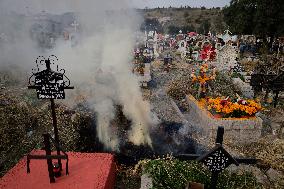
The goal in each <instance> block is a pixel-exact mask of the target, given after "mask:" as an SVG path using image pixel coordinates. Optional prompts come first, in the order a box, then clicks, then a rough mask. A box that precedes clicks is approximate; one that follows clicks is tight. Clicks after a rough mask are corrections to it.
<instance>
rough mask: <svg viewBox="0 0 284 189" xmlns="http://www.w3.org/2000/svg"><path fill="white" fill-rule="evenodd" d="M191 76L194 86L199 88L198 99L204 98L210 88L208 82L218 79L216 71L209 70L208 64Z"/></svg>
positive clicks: (193, 72)
mask: <svg viewBox="0 0 284 189" xmlns="http://www.w3.org/2000/svg"><path fill="white" fill-rule="evenodd" d="M190 76H191V81H192V83H193V85H195V86H196V87H197V88H198V97H200V98H204V97H205V93H206V89H207V87H208V85H207V82H208V81H210V80H214V79H215V78H216V70H215V68H213V70H211V69H209V66H208V64H202V65H201V66H200V68H199V69H197V70H196V71H195V70H193V71H192V73H191V75H190Z"/></svg>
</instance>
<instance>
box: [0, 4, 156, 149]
mask: <svg viewBox="0 0 284 189" xmlns="http://www.w3.org/2000/svg"><path fill="white" fill-rule="evenodd" d="M13 2H14V3H16V2H18V1H16V0H7V1H3V0H2V1H0V6H1V10H2V9H5V8H6V12H7V8H10V6H12V4H13ZM19 4H20V5H19V7H18V8H19V9H18V10H17V4H15V6H13V11H23V12H28V13H26V14H32V13H31V12H35V13H37V12H40V11H41V10H45V11H46V12H51V13H56V14H61V13H64V12H70V11H71V12H75V13H76V15H77V18H76V19H77V21H78V23H79V26H78V27H79V28H80V31H81V32H80V35H78V36H77V40H78V44H77V45H76V46H74V47H71V45H70V44H69V43H68V42H66V41H63V40H62V41H61V42H57V45H56V47H55V48H54V49H53V50H51V51H50V52H46V53H47V54H55V55H57V56H58V58H59V61H60V65H59V66H60V67H61V68H65V69H66V70H67V71H68V73H70V74H69V76H70V79H71V81H72V83H73V84H74V85H75V87H76V88H77V90H79V91H80V92H81V93H85V94H88V96H89V98H88V99H87V100H88V103H89V105H90V106H91V107H92V108H93V109H94V110H95V111H96V112H97V115H98V118H97V133H98V137H99V139H100V141H101V142H103V143H104V144H105V146H106V148H107V149H111V150H118V149H119V138H118V136H117V134H116V132H117V131H116V129H115V128H113V127H112V126H111V125H110V122H111V120H112V119H113V118H114V116H115V106H114V105H115V104H120V105H122V107H123V113H124V114H125V116H126V117H127V118H128V119H130V120H131V121H132V127H131V130H130V131H129V134H128V136H129V140H130V141H131V142H133V143H134V144H136V145H139V144H148V145H150V146H151V139H150V136H149V127H150V126H151V125H153V124H154V122H153V121H152V119H151V115H150V114H151V112H150V105H149V104H148V102H145V101H143V100H142V93H141V91H140V88H139V82H138V78H137V77H136V76H135V75H134V74H133V73H132V72H131V64H130V61H131V59H132V49H133V47H134V44H135V41H134V37H135V36H134V35H135V32H136V31H137V30H138V27H139V25H140V23H141V18H140V17H139V16H138V14H136V13H135V11H134V9H131V7H130V6H129V5H130V4H129V2H128V1H126V0H119V1H117V0H108V1H101V0H93V1H91V0H80V1H76V0H70V1H68V0H64V1H62V0H61V1H54V0H49V1H40V0H26V1H23V2H22V1H21V2H20V3H19ZM23 6H24V7H26V9H27V10H25V9H24V10H22V9H23ZM15 9H16V10H15ZM2 22H3V23H6V21H5V20H3V19H2V20H1V22H0V27H1V26H2ZM27 23H28V22H27ZM25 27H27V28H28V24H27V25H26V26H25ZM25 32H27V31H25ZM0 33H1V28H0ZM27 33H28V32H27ZM26 36H28V34H27V35H26ZM19 43H21V42H20V41H17V42H16V44H19ZM25 45H26V46H28V48H24V47H23V46H25ZM8 47H9V48H10V46H9V45H8V46H7V45H6V48H5V49H7V48H8ZM20 47H21V48H20ZM22 49H23V51H21V50H22ZM14 50H16V51H20V52H25V54H21V55H22V57H23V59H24V60H25V61H27V60H33V59H35V57H36V56H35V54H36V53H38V51H37V49H36V48H35V47H34V45H33V43H32V42H30V40H28V42H27V44H25V42H24V43H23V44H21V45H20V46H19V47H17V48H14ZM17 53H18V52H17ZM41 54H42V53H41ZM41 54H37V55H41ZM3 57H4V58H3ZM3 57H0V61H1V62H0V63H1V64H2V62H6V60H13V62H14V63H16V64H19V65H20V64H23V63H22V61H21V58H19V59H18V60H17V59H15V58H14V59H13V57H12V56H11V55H7V54H5V55H4V56H3ZM4 60H5V61H4ZM29 63H30V64H31V62H29ZM1 64H0V65H1ZM24 64H25V65H27V63H24Z"/></svg>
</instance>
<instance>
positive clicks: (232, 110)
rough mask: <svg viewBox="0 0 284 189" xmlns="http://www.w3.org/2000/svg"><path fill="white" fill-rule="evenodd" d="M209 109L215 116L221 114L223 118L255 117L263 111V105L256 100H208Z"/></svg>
mask: <svg viewBox="0 0 284 189" xmlns="http://www.w3.org/2000/svg"><path fill="white" fill-rule="evenodd" d="M207 109H208V110H209V111H210V112H211V113H213V114H220V115H221V117H225V118H226V117H234V118H240V117H253V116H255V114H256V113H257V112H259V111H260V110H262V107H261V105H260V104H259V103H258V102H256V101H255V100H244V99H240V98H238V99H230V98H229V97H227V98H226V99H222V98H220V97H217V98H208V99H207Z"/></svg>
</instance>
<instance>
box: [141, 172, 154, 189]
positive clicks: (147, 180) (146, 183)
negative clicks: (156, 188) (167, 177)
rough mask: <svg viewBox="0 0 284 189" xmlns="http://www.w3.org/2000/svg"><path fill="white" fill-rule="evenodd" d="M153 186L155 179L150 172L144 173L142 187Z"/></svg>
mask: <svg viewBox="0 0 284 189" xmlns="http://www.w3.org/2000/svg"><path fill="white" fill-rule="evenodd" d="M150 188H153V181H152V178H151V177H150V175H149V174H143V175H142V176H141V187H140V189H150Z"/></svg>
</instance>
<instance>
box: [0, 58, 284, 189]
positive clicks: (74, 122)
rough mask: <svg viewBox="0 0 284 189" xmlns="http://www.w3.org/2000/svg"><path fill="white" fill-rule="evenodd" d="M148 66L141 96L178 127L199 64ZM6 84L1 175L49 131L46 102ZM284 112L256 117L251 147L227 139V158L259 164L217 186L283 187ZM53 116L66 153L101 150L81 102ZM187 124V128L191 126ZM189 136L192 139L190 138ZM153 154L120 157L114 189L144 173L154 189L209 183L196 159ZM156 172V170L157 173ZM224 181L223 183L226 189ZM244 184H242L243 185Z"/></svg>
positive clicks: (230, 89) (1, 97) (1, 100)
mask: <svg viewBox="0 0 284 189" xmlns="http://www.w3.org/2000/svg"><path fill="white" fill-rule="evenodd" d="M151 64H152V67H151V71H152V77H153V81H152V83H151V84H150V86H149V88H148V89H142V91H143V94H144V98H145V99H148V100H150V102H151V104H152V106H153V111H154V112H155V113H156V115H157V117H158V118H159V119H160V120H163V122H168V123H171V124H170V125H173V123H175V124H176V125H178V124H182V123H183V122H184V117H186V115H187V112H188V111H189V110H188V109H186V107H187V104H186V102H185V101H184V100H183V96H184V95H185V94H188V93H191V94H193V95H194V91H193V90H192V88H191V86H190V83H189V82H187V81H188V80H189V76H190V73H191V71H192V68H193V67H196V66H199V64H198V63H196V64H187V63H185V62H183V61H182V60H181V59H179V58H176V61H174V63H173V64H172V66H171V69H170V70H169V72H166V71H165V70H164V65H163V63H162V61H161V60H159V59H156V60H155V61H153V62H152V63H151ZM13 74H15V73H9V78H13ZM222 77H227V76H222ZM226 79H227V80H226ZM219 80H220V82H221V83H222V82H223V84H221V85H220V86H222V87H221V88H218V86H215V88H214V89H215V92H216V91H217V92H220V93H222V94H223V93H225V94H230V93H234V92H235V91H238V90H239V89H235V88H234V85H233V84H232V81H230V79H228V78H225V79H224V78H220V79H219ZM224 80H225V81H224ZM10 81H13V82H9V83H7V82H6V83H5V82H2V83H1V92H0V108H1V111H0V112H1V116H0V118H1V123H3V124H2V127H1V143H0V144H1V151H2V153H1V161H0V163H1V175H2V176H3V175H4V174H5V173H6V171H7V170H9V169H10V168H11V167H12V166H14V165H15V163H17V162H18V160H19V159H20V158H22V157H23V156H24V155H25V154H27V153H29V152H30V151H31V150H32V149H37V148H40V147H41V145H40V144H41V142H42V134H43V133H45V132H47V131H51V130H52V123H51V115H50V113H49V103H48V102H46V101H38V100H37V99H36V98H35V92H33V91H27V90H26V88H25V86H24V85H23V83H22V82H20V81H17V80H16V79H14V80H13V79H12V80H10ZM224 84H226V87H224ZM224 89H225V90H224ZM173 102H174V104H177V107H178V108H179V110H180V112H181V113H182V115H181V114H180V112H178V111H177V109H176V107H174V104H173ZM283 112H284V102H283V99H280V101H279V105H278V106H277V108H273V106H272V104H267V106H266V107H265V109H264V110H263V111H261V112H260V113H259V116H260V117H261V118H262V120H263V129H262V131H261V137H260V138H259V139H258V140H257V141H255V142H253V143H251V144H249V145H239V144H234V142H232V141H230V140H227V139H226V137H225V140H224V147H225V149H226V150H228V151H229V152H230V153H231V154H233V155H236V156H243V157H256V158H257V159H259V160H260V161H259V162H258V163H257V164H256V165H240V166H239V167H236V166H231V167H229V169H228V170H227V171H225V172H224V173H222V175H221V176H220V178H219V182H220V184H219V185H218V188H230V187H232V186H234V187H235V188H238V187H240V188H261V187H262V188H282V187H283V171H284V160H283V151H284V149H283V147H284V126H283V124H284V120H283V119H284V118H283ZM118 114H119V108H118ZM57 116H58V126H59V130H60V138H61V140H62V143H63V144H64V147H65V149H66V150H67V151H78V152H98V151H102V150H103V146H102V144H100V143H99V142H98V140H97V138H96V131H95V123H94V120H95V116H94V113H93V112H92V110H90V109H88V107H87V106H86V104H84V100H82V99H78V103H77V106H76V107H74V108H73V109H70V108H69V107H67V106H65V105H64V104H62V103H58V104H57ZM113 124H114V125H115V124H117V125H122V126H123V125H124V126H123V127H124V128H127V125H128V124H129V123H127V119H125V117H122V118H121V117H120V118H119V117H117V118H116V120H114V121H113ZM187 124H188V126H189V127H190V124H189V123H187ZM225 135H226V132H225ZM192 136H193V137H194V135H192ZM171 140H174V137H171V136H170V135H169V136H167V138H166V139H165V142H166V143H165V144H162V145H165V146H167V145H168V147H167V148H165V149H164V151H167V150H169V151H171V150H172V148H173V147H174V145H173V146H171V143H172V142H171ZM198 142H201V143H202V142H205V143H206V145H208V148H210V147H212V146H213V144H214V141H209V142H208V141H198ZM167 143H168V144H167ZM161 148H162V147H161ZM137 149H138V147H137ZM132 150H133V149H132ZM131 153H132V154H133V153H134V154H135V152H128V155H129V154H131ZM155 155H156V156H155V157H156V158H155V157H153V153H151V152H148V150H147V149H145V150H144V153H143V152H141V155H140V156H138V157H137V159H136V160H135V161H133V162H131V161H130V162H127V161H126V162H124V161H120V160H121V159H123V158H121V157H120V158H119V155H118V161H119V162H118V165H117V171H118V172H117V186H116V188H133V189H134V188H139V187H140V185H141V176H142V175H143V174H144V173H147V174H148V175H151V177H152V178H153V179H154V181H153V183H154V184H156V186H157V188H163V187H164V186H165V185H168V186H170V188H182V187H181V186H183V185H184V184H186V180H191V181H194V182H202V183H204V184H206V183H210V173H209V172H208V170H207V169H206V168H205V167H204V166H203V165H201V164H199V163H197V162H194V161H192V162H191V161H180V160H178V159H176V158H174V157H173V156H171V155H167V156H162V157H160V156H159V155H158V154H155ZM148 158H150V159H153V158H154V159H156V160H150V159H148ZM138 160H140V161H138ZM185 167H186V168H185ZM157 170H160V172H159V171H157ZM193 173H194V174H193ZM160 177H162V178H163V182H164V183H159V182H161V181H160V180H159V179H160ZM223 183H226V184H227V185H226V187H224V185H223ZM244 183H246V184H245V185H244ZM159 186H160V187H159Z"/></svg>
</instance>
